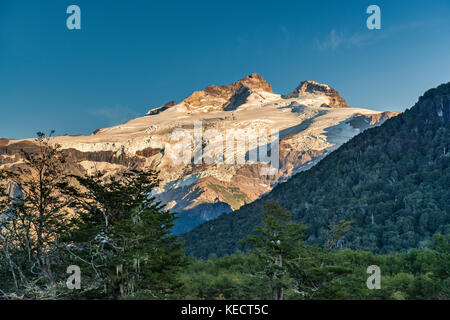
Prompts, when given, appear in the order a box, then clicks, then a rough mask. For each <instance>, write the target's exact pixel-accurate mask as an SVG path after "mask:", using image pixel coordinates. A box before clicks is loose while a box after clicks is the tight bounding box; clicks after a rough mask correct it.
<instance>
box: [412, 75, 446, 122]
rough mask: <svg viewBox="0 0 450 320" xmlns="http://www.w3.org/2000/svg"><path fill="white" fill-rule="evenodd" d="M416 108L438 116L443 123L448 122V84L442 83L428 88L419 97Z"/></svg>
mask: <svg viewBox="0 0 450 320" xmlns="http://www.w3.org/2000/svg"><path fill="white" fill-rule="evenodd" d="M418 109H421V110H423V111H424V112H431V114H433V115H435V116H437V117H439V118H440V119H441V121H443V122H444V123H449V122H450V84H449V83H447V84H442V85H440V86H439V87H437V88H435V89H431V90H428V91H427V92H426V93H425V94H424V95H423V97H420V99H419V104H418Z"/></svg>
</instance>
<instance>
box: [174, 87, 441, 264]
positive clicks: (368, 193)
mask: <svg viewBox="0 0 450 320" xmlns="http://www.w3.org/2000/svg"><path fill="white" fill-rule="evenodd" d="M449 97H450V83H447V84H443V85H441V86H439V87H438V88H436V89H432V90H429V91H428V92H426V93H425V94H424V96H422V97H420V99H419V101H418V102H417V104H416V105H415V106H414V107H413V108H411V109H410V110H407V111H406V112H405V113H403V114H401V115H399V116H397V117H395V118H392V119H390V120H387V121H386V122H385V123H384V124H383V125H382V126H380V127H376V128H372V129H368V130H366V131H365V132H363V133H361V134H359V135H358V136H356V137H354V138H353V139H351V140H350V141H349V142H347V143H346V144H344V145H343V146H341V147H340V148H339V149H337V150H336V151H334V152H332V153H331V154H330V155H328V156H327V157H326V158H325V159H323V160H322V161H321V162H320V163H319V164H317V165H316V166H314V167H313V168H312V169H310V170H308V171H305V172H301V173H299V174H297V175H295V176H294V177H292V178H291V179H290V180H289V181H287V182H285V183H281V184H279V185H277V186H276V187H275V188H274V189H273V190H272V191H271V192H270V193H269V194H268V195H266V196H264V197H263V198H262V199H259V200H257V201H255V202H253V203H251V204H248V205H246V206H244V207H242V208H241V209H239V210H237V211H234V212H232V213H230V214H224V215H222V216H220V217H219V218H217V219H216V220H212V221H209V222H206V223H204V224H203V225H200V226H199V227H197V228H195V229H194V230H192V231H190V232H188V233H186V234H184V235H182V238H183V239H184V240H186V244H185V247H184V248H185V250H186V252H187V253H188V254H192V255H194V256H196V257H200V258H208V257H209V256H210V255H212V254H216V255H218V256H223V255H225V254H231V253H234V252H236V250H244V248H243V247H242V246H241V245H240V243H239V241H240V239H242V238H244V237H246V236H248V235H249V234H251V233H252V232H253V231H254V229H255V227H256V226H257V225H259V224H260V223H261V216H260V213H261V212H262V211H263V206H264V204H265V203H266V202H267V201H276V202H278V203H279V204H280V205H282V206H283V207H285V208H286V209H288V210H289V211H290V212H291V213H292V216H293V219H294V220H295V221H301V222H303V223H304V224H305V225H307V226H308V230H307V241H308V242H309V243H311V244H317V245H323V244H325V243H326V242H327V241H328V238H329V231H330V226H331V225H332V224H333V223H336V222H337V221H340V220H346V221H352V225H351V229H350V230H349V232H347V233H346V234H345V236H343V237H342V239H340V241H339V242H338V243H336V247H338V248H339V249H344V248H345V249H353V250H366V251H371V252H373V253H391V252H406V251H408V250H410V249H412V248H420V247H425V246H426V241H427V240H430V239H431V238H432V236H433V234H435V233H441V234H448V233H449V230H450V225H449V222H450V106H449Z"/></svg>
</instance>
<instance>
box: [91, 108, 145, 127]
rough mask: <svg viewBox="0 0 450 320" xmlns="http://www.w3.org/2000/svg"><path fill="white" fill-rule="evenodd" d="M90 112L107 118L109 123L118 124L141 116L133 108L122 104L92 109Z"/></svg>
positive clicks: (95, 115)
mask: <svg viewBox="0 0 450 320" xmlns="http://www.w3.org/2000/svg"><path fill="white" fill-rule="evenodd" d="M89 114H91V115H92V116H94V117H99V118H103V119H105V120H107V121H108V124H109V125H118V124H121V123H124V122H126V121H128V120H130V119H132V118H135V117H137V116H139V114H138V113H137V112H135V111H133V110H132V109H131V108H129V107H126V106H121V105H116V106H114V107H108V108H107V107H102V108H95V109H91V110H89Z"/></svg>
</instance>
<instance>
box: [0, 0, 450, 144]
mask: <svg viewBox="0 0 450 320" xmlns="http://www.w3.org/2000/svg"><path fill="white" fill-rule="evenodd" d="M71 4H76V5H78V6H80V8H81V14H82V22H81V23H82V29H81V30H74V31H70V30H68V29H67V28H66V19H67V17H68V15H67V14H66V8H67V7H68V6H69V5H71ZM371 4H376V5H378V6H380V8H381V14H382V15H381V17H382V29H381V30H372V31H371V30H368V29H367V27H366V19H367V17H368V15H367V14H366V8H367V7H368V6H369V5H371ZM449 17H450V1H448V0H433V1H392V0H391V1H378V0H372V1H361V0H360V1H353V0H346V1H301V0H296V1H283V0H277V1H263V0H259V1H243V0H241V1H234V0H231V1H171V2H168V1H158V2H156V1H148V0H147V1H138V0H128V1H125V0H118V1H106V0H88V1H87V0H71V1H65V0H58V1H50V0H48V1H32V0H30V1H23V0H0V108H1V116H0V137H7V138H24V137H32V136H34V134H35V132H37V131H50V130H51V129H55V130H56V132H57V134H65V133H68V134H89V133H91V132H92V131H94V130H95V129H97V128H101V127H106V126H111V125H115V124H118V123H120V122H123V121H125V120H128V119H131V118H133V117H136V116H140V115H143V114H144V113H145V112H146V111H147V110H149V109H150V108H152V107H156V106H159V105H161V104H164V103H165V102H167V101H170V100H176V101H180V100H182V99H183V98H185V97H186V96H188V95H189V94H190V93H191V92H192V91H195V90H198V89H202V88H204V87H206V86H207V85H209V84H216V85H220V84H229V83H231V82H234V81H236V80H238V79H240V78H242V77H244V76H245V75H246V74H249V73H251V72H258V73H260V74H262V75H263V76H264V78H265V79H266V80H268V81H269V82H270V83H271V84H272V86H273V88H274V91H276V92H278V93H287V92H290V91H292V90H293V89H294V88H295V87H296V86H297V85H298V84H299V82H300V81H302V80H307V79H308V80H316V81H319V82H323V83H327V84H329V85H331V86H333V87H335V88H336V89H337V90H338V91H339V92H340V93H341V94H342V96H343V97H344V98H346V99H347V102H348V103H349V105H351V106H354V107H367V108H373V109H378V110H399V111H401V110H404V109H405V108H409V107H411V106H412V105H413V104H414V102H415V101H416V100H417V98H418V96H419V95H421V94H422V93H423V92H424V91H425V90H427V89H428V88H431V87H435V86H437V85H439V84H440V83H443V82H448V81H450V19H449Z"/></svg>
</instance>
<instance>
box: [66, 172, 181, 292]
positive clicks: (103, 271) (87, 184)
mask: <svg viewBox="0 0 450 320" xmlns="http://www.w3.org/2000/svg"><path fill="white" fill-rule="evenodd" d="M74 178H76V179H77V181H78V182H79V184H80V186H81V189H82V190H84V191H83V192H79V191H78V190H76V189H74V190H72V191H71V195H72V196H73V197H74V198H76V199H78V201H77V203H78V204H79V205H78V208H77V212H78V215H77V218H75V219H73V221H72V222H71V227H72V232H71V234H70V236H68V237H67V239H65V240H66V243H67V246H66V248H67V250H68V251H69V252H70V254H71V256H72V257H74V258H75V260H78V261H80V262H81V263H82V265H83V266H84V268H82V274H83V282H84V283H87V287H86V288H85V290H84V294H85V295H86V296H87V297H89V296H90V295H92V297H101V298H114V299H124V298H150V299H160V298H166V297H168V296H169V295H170V294H172V293H173V292H174V291H175V290H176V289H178V287H179V285H180V283H179V281H178V273H179V271H180V270H181V269H182V268H183V267H184V266H185V265H186V260H185V257H184V252H183V250H182V248H181V246H182V244H181V243H179V242H178V241H177V237H176V236H174V235H172V234H171V228H172V227H173V225H174V223H173V222H174V220H175V218H176V217H175V214H174V213H171V212H168V211H165V210H164V209H163V207H162V206H161V205H160V204H159V203H158V202H156V201H155V199H154V198H153V197H150V194H151V192H152V190H153V188H154V187H156V186H157V183H158V180H157V175H156V173H155V172H141V171H136V170H127V171H125V172H122V173H120V174H118V175H117V176H116V177H110V178H108V179H105V178H104V177H103V175H102V174H97V175H95V176H91V177H83V178H82V177H74Z"/></svg>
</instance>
